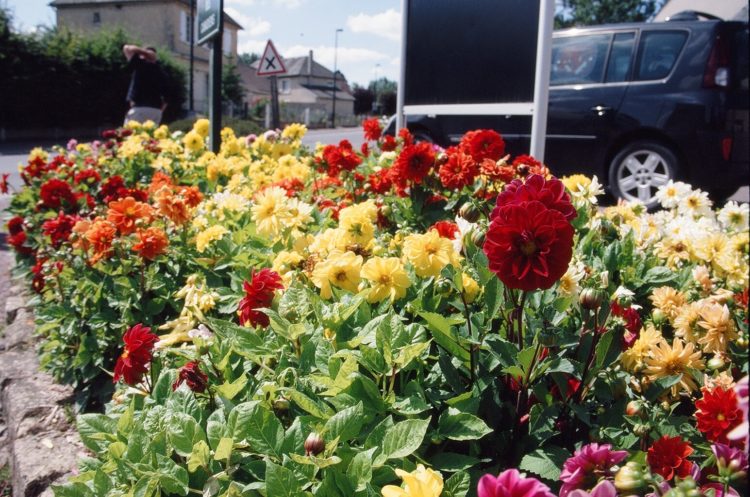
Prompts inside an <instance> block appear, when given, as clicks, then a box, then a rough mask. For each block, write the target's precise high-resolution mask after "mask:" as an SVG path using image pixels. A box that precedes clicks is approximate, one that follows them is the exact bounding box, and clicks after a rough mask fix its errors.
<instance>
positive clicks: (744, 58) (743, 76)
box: [732, 28, 750, 90]
mask: <svg viewBox="0 0 750 497" xmlns="http://www.w3.org/2000/svg"><path fill="white" fill-rule="evenodd" d="M748 40H750V34H749V33H748V29H747V28H745V29H740V30H739V31H737V32H736V33H735V34H734V60H733V64H732V72H733V73H734V80H735V81H736V83H735V86H736V87H738V88H740V89H742V90H747V89H748V88H749V87H750V85H748V51H750V49H749V48H748Z"/></svg>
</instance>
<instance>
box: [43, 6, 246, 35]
mask: <svg viewBox="0 0 750 497" xmlns="http://www.w3.org/2000/svg"><path fill="white" fill-rule="evenodd" d="M154 1H161V2H166V3H171V2H179V3H182V4H185V5H188V6H189V5H190V0H53V1H52V2H50V3H49V6H50V7H54V8H60V7H63V8H65V7H74V6H80V7H85V6H94V5H106V4H123V3H131V4H137V3H153V2H154ZM224 20H225V22H227V23H229V24H232V25H233V26H234V27H236V28H237V29H245V28H243V27H242V25H241V24H240V23H238V22H237V21H235V20H234V19H233V18H232V16H230V15H229V14H227V13H226V11H224Z"/></svg>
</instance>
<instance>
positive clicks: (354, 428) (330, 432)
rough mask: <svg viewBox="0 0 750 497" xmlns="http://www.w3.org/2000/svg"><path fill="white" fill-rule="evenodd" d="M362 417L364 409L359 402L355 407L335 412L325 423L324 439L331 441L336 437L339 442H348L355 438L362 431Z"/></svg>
mask: <svg viewBox="0 0 750 497" xmlns="http://www.w3.org/2000/svg"><path fill="white" fill-rule="evenodd" d="M363 416H364V409H363V407H362V402H361V401H360V402H359V403H357V405H355V406H352V407H348V408H346V409H343V410H341V411H339V412H337V413H336V414H334V415H333V416H332V417H331V418H330V419H329V420H328V421H327V422H326V424H325V427H324V428H323V431H324V432H325V433H326V438H327V439H329V440H333V439H334V438H336V437H338V438H339V440H340V441H341V442H348V441H349V440H352V439H353V438H356V437H357V435H359V432H360V430H361V429H362V423H363V421H364V419H363Z"/></svg>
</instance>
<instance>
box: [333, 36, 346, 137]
mask: <svg viewBox="0 0 750 497" xmlns="http://www.w3.org/2000/svg"><path fill="white" fill-rule="evenodd" d="M343 31H344V30H343V29H341V28H338V29H336V35H335V36H334V41H333V109H332V111H331V127H332V128H335V127H336V73H337V72H338V67H337V65H336V63H337V60H336V59H337V58H338V51H339V33H341V32H343Z"/></svg>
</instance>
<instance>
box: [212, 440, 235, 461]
mask: <svg viewBox="0 0 750 497" xmlns="http://www.w3.org/2000/svg"><path fill="white" fill-rule="evenodd" d="M233 446H234V441H233V440H232V439H231V438H229V437H222V438H221V440H219V445H218V446H217V447H216V453H215V454H214V459H216V460H217V461H228V460H229V458H230V457H232V448H233Z"/></svg>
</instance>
